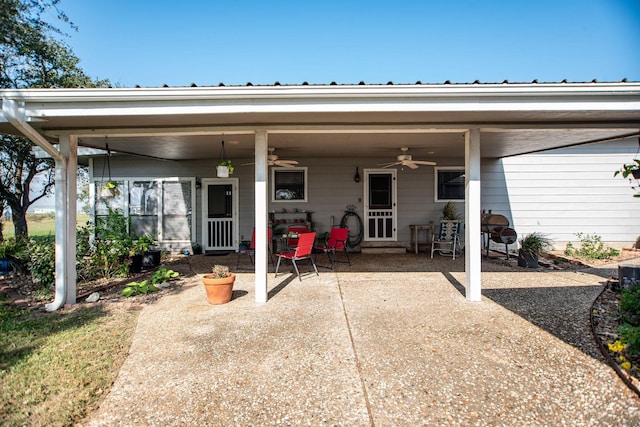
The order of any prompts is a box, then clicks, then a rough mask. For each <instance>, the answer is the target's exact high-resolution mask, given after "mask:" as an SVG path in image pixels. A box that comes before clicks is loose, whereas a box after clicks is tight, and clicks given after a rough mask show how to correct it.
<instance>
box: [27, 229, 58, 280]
mask: <svg viewBox="0 0 640 427" xmlns="http://www.w3.org/2000/svg"><path fill="white" fill-rule="evenodd" d="M28 249H29V262H28V267H29V271H30V272H31V277H32V278H33V282H34V283H36V284H39V285H40V286H41V287H42V288H45V289H51V288H53V285H54V283H55V279H56V277H55V275H56V246H55V239H54V238H53V236H50V237H49V238H47V239H44V238H40V239H29V243H28Z"/></svg>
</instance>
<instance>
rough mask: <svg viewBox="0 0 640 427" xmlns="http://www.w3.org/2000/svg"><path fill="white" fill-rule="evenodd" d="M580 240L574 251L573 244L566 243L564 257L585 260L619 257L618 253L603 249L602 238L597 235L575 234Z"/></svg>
mask: <svg viewBox="0 0 640 427" xmlns="http://www.w3.org/2000/svg"><path fill="white" fill-rule="evenodd" d="M576 236H578V239H579V240H580V248H579V249H576V248H575V247H574V246H573V243H571V242H569V243H567V246H566V248H565V250H564V253H565V255H569V256H573V257H576V258H586V259H608V258H611V257H615V256H618V255H620V251H619V250H617V249H614V248H607V247H605V245H604V243H602V237H600V236H598V235H597V234H583V233H576Z"/></svg>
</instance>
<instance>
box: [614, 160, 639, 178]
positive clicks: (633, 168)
mask: <svg viewBox="0 0 640 427" xmlns="http://www.w3.org/2000/svg"><path fill="white" fill-rule="evenodd" d="M620 174H622V177H623V178H628V177H629V175H631V176H632V177H633V178H635V179H640V159H634V160H633V163H625V164H624V165H622V167H621V168H620V169H619V170H617V171H615V173H614V174H613V176H618V175H620Z"/></svg>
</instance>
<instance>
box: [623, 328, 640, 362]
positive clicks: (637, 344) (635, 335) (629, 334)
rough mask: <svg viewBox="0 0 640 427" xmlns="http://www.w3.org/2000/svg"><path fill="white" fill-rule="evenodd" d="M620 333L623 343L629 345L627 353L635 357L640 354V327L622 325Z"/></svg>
mask: <svg viewBox="0 0 640 427" xmlns="http://www.w3.org/2000/svg"><path fill="white" fill-rule="evenodd" d="M618 333H619V334H620V338H622V340H621V341H622V342H624V343H625V344H627V352H628V353H629V355H631V356H633V355H636V354H638V353H640V326H632V325H629V324H628V323H624V324H622V325H620V327H619V328H618Z"/></svg>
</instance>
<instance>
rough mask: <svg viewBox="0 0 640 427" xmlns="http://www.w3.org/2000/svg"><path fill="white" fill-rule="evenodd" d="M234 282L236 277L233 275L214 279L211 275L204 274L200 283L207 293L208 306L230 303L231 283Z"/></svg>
mask: <svg viewBox="0 0 640 427" xmlns="http://www.w3.org/2000/svg"><path fill="white" fill-rule="evenodd" d="M235 281H236V275H235V274H233V273H232V274H231V276H229V277H224V278H222V279H216V278H215V276H214V275H213V274H205V275H204V276H203V277H202V283H203V284H204V289H205V291H207V300H208V301H209V304H226V303H228V302H229V301H231V294H232V292H233V282H235Z"/></svg>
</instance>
